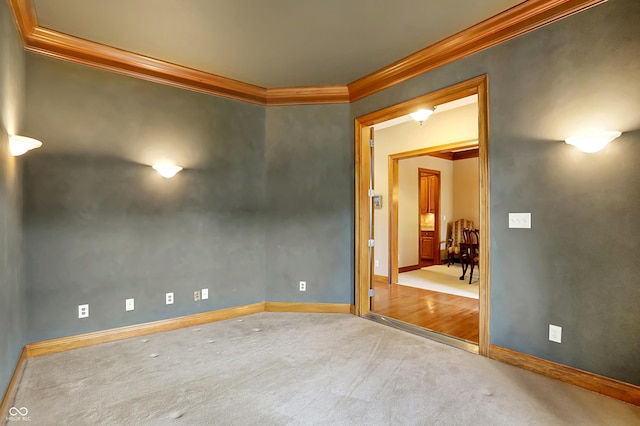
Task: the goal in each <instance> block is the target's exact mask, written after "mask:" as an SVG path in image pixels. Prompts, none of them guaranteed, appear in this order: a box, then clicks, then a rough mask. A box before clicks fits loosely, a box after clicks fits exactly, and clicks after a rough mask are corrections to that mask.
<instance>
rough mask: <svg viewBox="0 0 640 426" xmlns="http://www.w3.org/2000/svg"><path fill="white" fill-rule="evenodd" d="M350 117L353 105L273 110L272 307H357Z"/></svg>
mask: <svg viewBox="0 0 640 426" xmlns="http://www.w3.org/2000/svg"><path fill="white" fill-rule="evenodd" d="M349 111H350V108H349V105H321V106H294V107H270V108H268V109H267V127H266V146H267V149H266V168H267V169H266V170H267V218H268V219H267V228H266V229H267V235H266V277H267V299H268V300H269V301H275V302H321V303H353V276H354V275H353V274H354V272H353V264H354V261H353V256H354V254H353V194H354V189H353V142H352V138H351V128H352V126H353V125H352V122H351V120H350V117H349ZM300 281H306V282H307V291H306V292H300V291H299V282H300Z"/></svg>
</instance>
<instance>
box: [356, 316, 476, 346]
mask: <svg viewBox="0 0 640 426" xmlns="http://www.w3.org/2000/svg"><path fill="white" fill-rule="evenodd" d="M364 318H366V319H369V320H371V321H375V322H377V323H380V324H384V325H387V326H389V327H393V328H396V329H398V330H402V331H406V332H407V333H411V334H415V335H418V336H420V337H425V338H427V339H429V340H435V341H436V342H439V343H444V344H445V345H449V346H453V347H454V348H458V349H462V350H465V351H467V352H471V353H474V354H478V353H480V351H479V349H478V345H476V344H474V343H470V342H468V341H466V340H462V339H456V338H455V337H451V336H448V335H446V334H442V333H438V332H437V331H432V330H427V329H426V328H422V327H418V326H415V325H412V324H408V323H406V322H402V321H398V320H396V319H393V318H389V317H385V316H384V315H379V314H376V313H374V312H369V313H367V314H366V315H365V316H364Z"/></svg>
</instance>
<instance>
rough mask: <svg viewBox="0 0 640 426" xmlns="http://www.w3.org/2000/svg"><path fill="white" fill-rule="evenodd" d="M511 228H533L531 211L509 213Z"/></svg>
mask: <svg viewBox="0 0 640 426" xmlns="http://www.w3.org/2000/svg"><path fill="white" fill-rule="evenodd" d="M509 228H531V213H509Z"/></svg>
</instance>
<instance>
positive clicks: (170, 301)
mask: <svg viewBox="0 0 640 426" xmlns="http://www.w3.org/2000/svg"><path fill="white" fill-rule="evenodd" d="M165 301H166V302H167V305H173V293H167V294H166V295H165Z"/></svg>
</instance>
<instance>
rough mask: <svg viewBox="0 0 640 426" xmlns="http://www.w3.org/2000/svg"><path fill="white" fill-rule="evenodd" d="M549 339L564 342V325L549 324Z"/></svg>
mask: <svg viewBox="0 0 640 426" xmlns="http://www.w3.org/2000/svg"><path fill="white" fill-rule="evenodd" d="M549 340H551V341H552V342H556V343H562V327H559V326H557V325H553V324H549Z"/></svg>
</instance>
